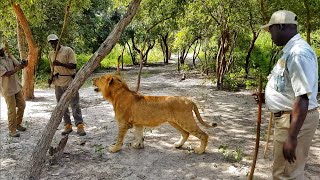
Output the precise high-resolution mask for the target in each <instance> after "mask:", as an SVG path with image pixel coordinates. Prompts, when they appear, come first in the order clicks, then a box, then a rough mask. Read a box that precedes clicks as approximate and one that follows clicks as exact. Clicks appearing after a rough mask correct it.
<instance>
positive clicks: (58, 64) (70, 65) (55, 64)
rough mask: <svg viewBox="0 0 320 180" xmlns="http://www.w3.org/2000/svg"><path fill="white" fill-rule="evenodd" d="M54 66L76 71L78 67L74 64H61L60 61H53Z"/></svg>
mask: <svg viewBox="0 0 320 180" xmlns="http://www.w3.org/2000/svg"><path fill="white" fill-rule="evenodd" d="M52 64H53V65H54V66H62V67H65V68H68V69H76V68H77V65H76V64H73V63H66V64H64V63H61V62H60V61H57V60H55V61H53V63H52Z"/></svg>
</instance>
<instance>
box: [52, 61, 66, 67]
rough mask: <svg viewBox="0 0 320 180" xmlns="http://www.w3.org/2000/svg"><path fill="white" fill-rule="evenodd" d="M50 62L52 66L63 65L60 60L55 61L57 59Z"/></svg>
mask: <svg viewBox="0 0 320 180" xmlns="http://www.w3.org/2000/svg"><path fill="white" fill-rule="evenodd" d="M52 64H53V65H54V66H63V65H64V64H63V63H61V62H60V61H57V60H55V61H53V63H52Z"/></svg>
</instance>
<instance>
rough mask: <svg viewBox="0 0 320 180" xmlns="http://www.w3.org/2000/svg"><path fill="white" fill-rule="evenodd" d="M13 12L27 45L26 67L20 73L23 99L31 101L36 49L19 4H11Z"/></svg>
mask: <svg viewBox="0 0 320 180" xmlns="http://www.w3.org/2000/svg"><path fill="white" fill-rule="evenodd" d="M12 7H13V10H14V12H15V14H16V16H17V18H18V20H19V22H20V25H21V27H22V29H23V32H24V34H25V37H26V39H27V43H28V48H29V52H28V58H27V59H28V66H27V67H26V68H25V69H24V70H23V73H22V85H23V92H24V98H25V99H27V100H28V99H33V98H34V74H35V67H36V65H37V63H38V53H39V50H38V47H37V44H36V42H35V41H34V39H33V36H32V32H31V29H30V27H29V24H28V21H27V19H26V17H25V15H24V13H23V11H22V9H21V7H20V5H19V4H17V3H13V4H12Z"/></svg>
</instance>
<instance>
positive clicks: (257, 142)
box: [248, 74, 262, 180]
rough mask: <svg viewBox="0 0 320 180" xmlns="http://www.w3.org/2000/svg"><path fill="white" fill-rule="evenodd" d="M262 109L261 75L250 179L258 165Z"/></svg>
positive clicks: (250, 179)
mask: <svg viewBox="0 0 320 180" xmlns="http://www.w3.org/2000/svg"><path fill="white" fill-rule="evenodd" d="M261 109H262V77H261V74H260V75H259V87H258V117H257V135H256V146H255V150H254V156H253V161H252V165H251V171H250V174H249V178H248V179H249V180H252V178H253V173H254V169H255V167H256V162H257V157H258V151H259V143H260V126H261Z"/></svg>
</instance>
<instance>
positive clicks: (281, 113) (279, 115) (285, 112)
mask: <svg viewBox="0 0 320 180" xmlns="http://www.w3.org/2000/svg"><path fill="white" fill-rule="evenodd" d="M317 110H318V107H316V108H313V109H310V110H308V113H310V112H313V111H317ZM291 113H292V112H291V111H279V112H276V113H273V116H274V117H281V116H282V115H283V114H291Z"/></svg>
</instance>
